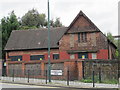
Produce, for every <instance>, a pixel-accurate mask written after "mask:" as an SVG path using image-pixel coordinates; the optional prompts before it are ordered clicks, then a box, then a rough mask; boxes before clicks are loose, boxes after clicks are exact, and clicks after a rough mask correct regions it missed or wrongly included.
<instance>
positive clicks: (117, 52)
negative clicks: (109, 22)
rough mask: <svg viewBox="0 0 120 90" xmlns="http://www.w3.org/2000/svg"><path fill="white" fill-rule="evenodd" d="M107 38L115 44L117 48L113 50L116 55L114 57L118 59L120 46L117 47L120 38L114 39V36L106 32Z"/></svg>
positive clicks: (119, 43)
mask: <svg viewBox="0 0 120 90" xmlns="http://www.w3.org/2000/svg"><path fill="white" fill-rule="evenodd" d="M107 38H108V39H109V40H110V41H112V42H113V43H114V44H115V45H116V46H117V49H116V52H115V55H116V58H117V59H120V57H119V56H120V52H119V50H120V47H119V45H120V40H119V39H118V40H116V39H114V37H113V36H112V34H111V33H110V32H109V33H107Z"/></svg>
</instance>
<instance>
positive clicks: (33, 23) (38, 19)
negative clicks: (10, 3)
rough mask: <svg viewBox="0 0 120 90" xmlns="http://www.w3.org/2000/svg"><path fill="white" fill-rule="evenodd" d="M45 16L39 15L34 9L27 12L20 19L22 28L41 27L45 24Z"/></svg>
mask: <svg viewBox="0 0 120 90" xmlns="http://www.w3.org/2000/svg"><path fill="white" fill-rule="evenodd" d="M45 17H46V16H45V14H39V13H38V11H37V10H36V9H32V10H29V11H28V12H27V13H26V14H25V15H24V16H23V17H22V19H21V25H22V26H28V27H36V28H39V27H43V26H44V24H45Z"/></svg>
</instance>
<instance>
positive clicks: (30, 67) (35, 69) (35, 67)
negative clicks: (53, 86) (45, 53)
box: [25, 64, 41, 76]
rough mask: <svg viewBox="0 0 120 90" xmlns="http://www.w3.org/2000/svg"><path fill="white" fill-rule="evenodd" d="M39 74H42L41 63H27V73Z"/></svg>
mask: <svg viewBox="0 0 120 90" xmlns="http://www.w3.org/2000/svg"><path fill="white" fill-rule="evenodd" d="M28 73H29V75H31V76H38V75H40V74H41V67H40V64H26V65H25V75H28Z"/></svg>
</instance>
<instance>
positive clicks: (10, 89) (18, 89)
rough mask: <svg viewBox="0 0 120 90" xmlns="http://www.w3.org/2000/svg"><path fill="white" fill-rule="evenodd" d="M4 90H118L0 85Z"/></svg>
mask: <svg viewBox="0 0 120 90" xmlns="http://www.w3.org/2000/svg"><path fill="white" fill-rule="evenodd" d="M0 86H2V87H1V89H2V90H21V89H22V90H27V89H29V90H117V89H107V88H102V89H100V88H99V89H96V88H64V87H51V86H37V85H23V84H13V83H0Z"/></svg>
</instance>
